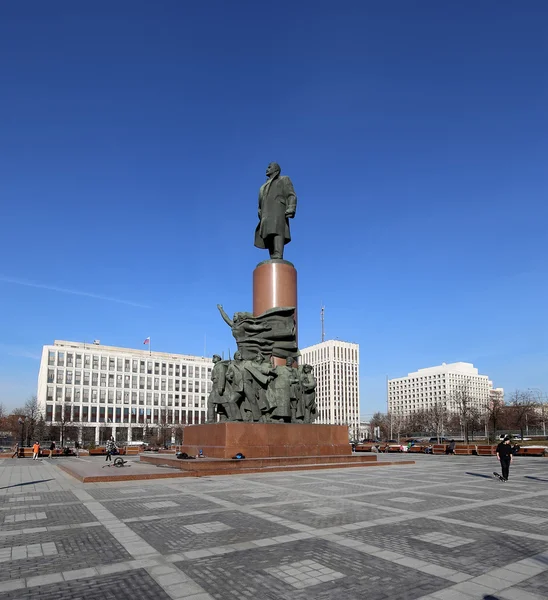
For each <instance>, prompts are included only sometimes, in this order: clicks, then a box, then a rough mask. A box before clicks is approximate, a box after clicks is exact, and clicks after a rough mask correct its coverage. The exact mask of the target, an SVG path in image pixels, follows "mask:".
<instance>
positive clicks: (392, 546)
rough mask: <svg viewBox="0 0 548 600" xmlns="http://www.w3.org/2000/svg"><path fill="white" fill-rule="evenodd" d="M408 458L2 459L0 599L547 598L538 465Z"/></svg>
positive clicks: (543, 489) (546, 519) (547, 522)
mask: <svg viewBox="0 0 548 600" xmlns="http://www.w3.org/2000/svg"><path fill="white" fill-rule="evenodd" d="M389 458H390V460H394V456H392V455H391V456H390V457H389ZM403 458H405V457H403ZM414 458H416V460H417V464H416V465H414V466H403V465H402V466H399V467H398V466H395V467H394V466H393V467H390V466H387V467H384V468H383V467H376V468H374V469H369V468H355V469H330V470H322V471H314V470H311V471H297V472H289V473H287V474H284V473H279V472H278V473H272V474H250V475H235V476H223V477H204V478H200V479H194V478H193V479H157V480H151V481H131V482H119V483H100V484H82V483H80V482H79V481H77V480H75V479H73V478H71V477H70V476H69V475H67V474H65V473H64V472H63V471H61V470H60V469H59V468H58V467H57V465H56V464H55V462H54V461H46V460H43V461H35V462H32V461H31V460H9V459H2V460H0V600H18V599H21V600H23V599H25V600H110V599H111V598H112V599H116V600H126V599H128V600H130V599H131V600H148V599H151V600H169V599H171V600H239V599H248V598H249V599H253V600H255V599H257V598H265V599H266V600H278V599H280V600H339V599H343V600H358V599H359V600H363V599H364V598H367V600H472V599H476V600H480V599H481V600H546V598H548V460H547V459H543V458H532V457H531V458H529V457H520V458H518V459H516V460H515V461H514V463H513V465H512V469H511V473H510V476H511V480H510V481H509V482H508V483H502V482H500V481H496V480H495V479H493V478H492V477H491V473H492V471H493V470H496V468H497V463H496V460H495V459H494V458H489V457H476V456H456V457H453V456H449V457H446V456H421V455H418V456H416V457H414ZM396 459H397V457H396ZM67 460H71V459H67ZM75 460H77V459H75ZM379 460H380V461H381V462H382V460H383V457H382V456H380V457H379Z"/></svg>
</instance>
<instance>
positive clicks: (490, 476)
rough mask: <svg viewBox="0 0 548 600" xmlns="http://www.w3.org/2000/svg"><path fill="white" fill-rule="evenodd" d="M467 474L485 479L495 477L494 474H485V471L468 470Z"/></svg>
mask: <svg viewBox="0 0 548 600" xmlns="http://www.w3.org/2000/svg"><path fill="white" fill-rule="evenodd" d="M465 475H473V476H474V477H483V478H484V479H493V476H492V475H485V474H484V473H470V472H469V471H466V472H465Z"/></svg>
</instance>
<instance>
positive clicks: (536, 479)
mask: <svg viewBox="0 0 548 600" xmlns="http://www.w3.org/2000/svg"><path fill="white" fill-rule="evenodd" d="M525 479H534V480H535V481H544V482H545V483H548V479H543V478H542V477H533V476H532V475H525Z"/></svg>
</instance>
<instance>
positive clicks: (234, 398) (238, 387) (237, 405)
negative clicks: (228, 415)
mask: <svg viewBox="0 0 548 600" xmlns="http://www.w3.org/2000/svg"><path fill="white" fill-rule="evenodd" d="M226 379H227V381H229V382H230V385H231V388H232V392H231V394H230V402H232V403H233V405H234V418H233V419H232V420H234V421H243V420H244V419H243V416H242V409H241V407H242V404H243V402H244V400H245V391H244V361H243V360H242V355H241V354H240V353H239V352H234V360H232V361H231V362H230V364H229V365H228V369H227V371H226Z"/></svg>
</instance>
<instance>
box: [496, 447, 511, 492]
mask: <svg viewBox="0 0 548 600" xmlns="http://www.w3.org/2000/svg"><path fill="white" fill-rule="evenodd" d="M512 455H513V452H512V446H511V444H510V438H509V437H508V436H506V437H505V438H504V439H503V440H502V442H501V443H500V444H499V445H498V446H497V458H498V459H499V461H500V468H501V471H502V478H503V479H504V481H508V475H509V473H510V464H511V463H512Z"/></svg>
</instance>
